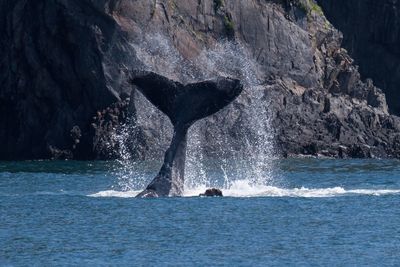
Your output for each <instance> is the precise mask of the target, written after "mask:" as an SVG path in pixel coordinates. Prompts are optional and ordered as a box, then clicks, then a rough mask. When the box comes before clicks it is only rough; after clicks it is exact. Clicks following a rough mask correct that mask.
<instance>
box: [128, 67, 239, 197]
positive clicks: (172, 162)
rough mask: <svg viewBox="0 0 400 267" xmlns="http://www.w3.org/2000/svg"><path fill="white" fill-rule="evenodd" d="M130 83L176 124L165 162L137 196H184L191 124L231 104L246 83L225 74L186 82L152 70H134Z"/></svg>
mask: <svg viewBox="0 0 400 267" xmlns="http://www.w3.org/2000/svg"><path fill="white" fill-rule="evenodd" d="M130 83H131V84H133V85H135V86H136V87H137V88H138V90H139V91H140V92H141V93H142V94H143V95H144V96H145V97H146V98H147V99H148V100H149V101H150V102H151V103H152V104H153V105H154V106H156V107H157V108H158V109H160V110H161V111H162V112H163V113H164V114H166V115H167V116H168V118H169V119H170V120H171V122H172V124H173V126H174V134H173V137H172V141H171V145H170V146H169V148H168V149H167V151H166V152H165V156H164V164H163V165H162V167H161V169H160V171H159V173H158V175H157V176H156V177H155V178H154V179H153V181H152V182H151V183H150V184H149V185H148V186H147V188H146V189H145V190H144V191H143V192H141V193H140V194H139V195H138V196H137V197H167V196H181V195H182V194H183V185H184V170H185V159H186V135H187V132H188V129H189V127H190V126H191V125H192V124H193V123H194V122H195V121H197V120H200V119H202V118H205V117H207V116H210V115H212V114H214V113H216V112H218V111H219V110H221V109H222V108H224V107H225V106H226V105H228V104H229V103H231V102H232V101H233V100H234V99H235V98H236V97H237V96H239V95H240V93H241V92H242V90H243V86H242V84H241V82H240V81H239V80H237V79H232V78H226V77H218V78H216V79H213V80H207V81H203V82H198V83H191V84H187V85H184V84H182V83H179V82H176V81H173V80H170V79H168V78H166V77H164V76H161V75H159V74H157V73H154V72H151V71H133V72H132V73H131V74H130Z"/></svg>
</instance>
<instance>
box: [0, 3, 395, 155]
mask: <svg viewBox="0 0 400 267" xmlns="http://www.w3.org/2000/svg"><path fill="white" fill-rule="evenodd" d="M318 2H320V3H321V5H322V7H323V8H324V11H325V12H326V14H328V18H329V19H332V21H333V22H334V23H335V25H338V27H339V28H340V29H341V30H342V31H343V32H344V36H343V35H342V34H341V33H340V32H339V31H337V30H336V29H335V28H333V26H332V25H331V24H330V23H329V21H327V20H326V18H325V16H324V15H323V14H322V12H320V11H319V9H318V8H317V6H315V3H314V2H313V1H308V0H307V1H305V0H284V1H283V0H267V1H222V2H221V5H218V7H217V8H216V7H215V4H214V3H215V2H214V0H202V1H194V0H190V1H166V0H160V1H129V0H120V1H111V0H102V1H97V0H96V1H95V0H70V1H65V0H54V1H47V0H38V1H25V0H14V1H7V0H0V34H1V36H2V38H1V40H0V81H1V87H0V140H2V142H3V144H4V145H3V146H2V149H0V159H2V160H4V159H8V160H14V159H38V158H74V159H110V158H116V157H119V156H121V155H120V150H121V149H122V148H121V143H120V141H119V140H120V137H119V136H120V135H121V134H122V135H125V136H128V137H127V139H126V140H125V141H126V143H125V144H126V147H124V149H125V148H127V149H126V150H127V153H129V154H131V155H132V157H133V158H136V159H146V158H147V159H149V158H150V159H158V158H160V157H162V153H163V151H165V149H166V148H167V147H168V145H169V141H170V139H171V138H172V134H173V131H172V126H171V125H170V123H169V121H168V119H167V118H166V117H165V116H164V115H162V114H161V113H160V112H158V113H157V112H155V113H151V114H150V113H147V114H146V115H149V116H148V117H150V118H151V119H147V120H146V118H145V117H146V116H142V117H141V116H140V114H143V113H146V112H147V111H148V110H149V109H148V108H149V104H148V103H147V102H146V101H147V100H146V99H145V98H144V97H143V96H141V95H140V94H136V93H135V91H134V92H133V93H132V94H131V86H130V84H129V83H128V74H127V72H126V70H127V69H152V70H154V71H156V72H157V73H160V74H163V75H164V76H168V77H169V78H171V79H173V80H177V81H180V82H184V83H187V82H198V81H200V80H204V79H205V78H207V79H209V78H211V77H215V76H216V73H221V72H222V73H228V74H229V75H232V76H234V77H236V76H237V78H239V79H243V78H246V75H247V74H249V73H250V74H251V75H250V76H252V75H254V76H255V77H256V78H257V84H258V86H256V87H254V88H252V89H251V90H249V92H247V91H245V92H244V93H243V94H242V95H241V97H240V98H238V99H237V100H236V101H235V102H234V103H233V104H232V105H231V106H230V107H229V108H228V109H226V110H224V111H223V112H221V113H220V114H216V115H213V116H211V117H210V118H208V119H206V122H204V124H203V126H204V127H202V128H201V129H200V130H199V133H200V135H201V136H202V138H203V143H202V144H203V146H204V147H203V152H204V153H205V154H206V155H207V156H215V153H218V151H219V150H224V151H225V152H224V153H225V154H224V155H225V156H229V155H227V154H228V153H235V152H237V151H241V148H242V147H241V146H242V145H243V144H244V143H245V142H244V140H250V141H254V140H256V138H257V136H256V135H255V134H254V133H252V132H251V130H252V129H249V128H246V127H247V126H246V123H244V121H245V120H246V119H247V118H249V117H251V116H250V115H249V114H248V112H249V110H248V109H247V107H249V106H250V105H251V104H252V103H253V102H252V101H253V100H252V97H253V96H252V95H251V94H252V92H250V91H261V92H263V94H264V97H263V99H264V100H265V106H264V107H263V108H264V109H268V117H269V118H268V120H269V121H270V123H269V124H268V126H265V128H267V129H264V130H265V131H273V132H274V134H275V143H276V147H277V151H278V152H279V153H280V154H282V155H286V156H290V155H300V154H304V153H306V154H308V155H312V156H319V155H328V156H333V157H351V156H363V157H369V156H379V157H399V155H400V148H399V141H398V140H399V138H398V133H399V131H400V123H399V118H398V117H395V116H391V115H390V114H389V113H388V108H387V105H386V98H385V95H384V94H383V93H382V91H381V90H380V89H379V88H382V89H383V90H384V91H385V93H387V95H388V96H389V97H388V102H389V105H390V108H391V111H395V112H397V114H400V113H399V111H398V108H399V106H400V104H398V103H400V102H399V101H397V102H396V100H397V99H398V92H397V91H398V90H397V88H400V86H399V81H400V79H399V73H400V72H399V71H398V66H399V64H398V63H399V58H400V57H399V48H398V47H399V46H398V43H399V36H400V35H399V34H398V32H399V29H400V27H399V25H397V24H398V23H397V24H396V21H397V17H398V15H397V13H398V12H397V10H398V9H399V2H398V1H390V0H383V2H382V3H379V4H374V3H373V1H361V0H340V1H336V0H335V1H331V0H319V1H318ZM222 3H223V4H222ZM360 25H366V26H365V28H363V29H362V30H360V28H359V27H360ZM160 36H161V37H160ZM226 38H228V39H231V40H234V42H236V43H238V44H240V45H239V47H241V46H243V47H244V48H245V50H246V53H244V55H243V53H242V54H240V53H237V52H238V51H237V50H233V51H229V52H230V53H229V54H233V55H235V56H236V57H234V58H232V59H229V60H227V62H222V63H221V62H219V64H217V67H218V68H217V69H215V70H209V67H210V65H209V64H208V62H204V61H201V60H200V61H197V60H196V59H198V57H199V56H200V57H201V56H202V55H203V54H204V53H203V52H204V51H205V50H213V49H215V47H216V44H217V43H221V39H226ZM342 39H343V40H344V46H345V47H346V48H347V49H348V50H349V51H350V54H351V55H352V56H354V57H355V59H356V63H357V64H359V65H360V71H361V73H362V75H363V76H364V77H372V78H374V82H375V84H376V85H377V86H378V87H379V88H378V87H376V86H374V83H372V81H371V80H366V81H365V82H363V81H362V79H361V75H360V73H359V72H358V68H357V66H356V65H354V62H353V59H352V58H351V57H350V56H349V54H348V53H347V51H346V50H345V49H344V48H342V46H341V42H342ZM222 42H223V41H222ZM217 50H218V46H217ZM174 51H175V52H176V54H174ZM146 53H147V54H146ZM149 55H150V56H151V57H152V58H150V59H149ZM243 56H245V57H246V58H245V61H246V65H245V66H244V67H243V66H241V65H240V64H236V63H237V62H240V58H241V57H243ZM224 57H225V54H224V55H223V56H222V57H221V58H224ZM191 60H192V61H193V62H192V64H194V65H195V68H193V69H192V68H188V64H187V63H188V62H189V61H191ZM235 60H237V61H235ZM253 61H254V62H253ZM171 62H172V63H174V64H172V63H171ZM206 63H207V64H206ZM247 63H251V64H250V65H251V66H253V68H254V69H251V71H250V72H247V73H244V74H243V70H242V67H243V69H245V70H246V71H248V68H247V67H249V64H247ZM253 63H254V64H253ZM211 65H212V64H211ZM235 66H236V68H235ZM237 66H239V67H237ZM128 96H131V97H130V101H129V100H128V99H127V98H128ZM151 111H153V110H151ZM129 114H131V115H132V116H130V115H129ZM154 114H155V115H154ZM129 116H130V118H131V119H128V118H129ZM221 125H223V126H224V127H221ZM266 125H267V124H266ZM126 129H128V130H129V131H132V132H134V133H132V134H125V131H126ZM216 136H224V137H225V139H226V140H225V139H224V141H223V142H218V141H216V138H215V137H216ZM227 140H228V141H229V146H231V149H229V151H227V150H226V146H227V144H226V143H227ZM222 144H223V145H222ZM224 146H225V147H224ZM367 147H368V149H366V148H367ZM232 151H233V152H232ZM125 152H126V151H125Z"/></svg>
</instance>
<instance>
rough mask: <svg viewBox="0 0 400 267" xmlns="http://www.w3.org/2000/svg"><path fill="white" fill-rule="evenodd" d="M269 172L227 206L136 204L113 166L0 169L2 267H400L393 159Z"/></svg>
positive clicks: (207, 202)
mask: <svg viewBox="0 0 400 267" xmlns="http://www.w3.org/2000/svg"><path fill="white" fill-rule="evenodd" d="M275 165H276V167H275V168H276V170H277V171H276V172H275V174H274V175H275V176H276V177H272V178H273V179H271V180H270V184H268V185H267V186H265V187H260V188H252V187H246V185H245V182H243V181H242V182H239V183H237V184H235V185H233V186H232V188H231V189H229V190H225V193H226V195H229V196H228V197H224V198H199V197H183V198H168V199H135V198H132V196H133V195H134V193H135V192H133V191H132V192H121V191H120V185H118V180H120V179H119V178H120V177H118V174H117V172H115V170H116V169H118V168H119V166H118V163H116V162H68V161H66V162H23V163H4V162H3V163H1V162H0V266H57V265H63V266H65V265H79V266H82V265H84V266H104V265H105V266H110V265H112V266H126V265H129V266H157V265H162V266H192V265H194V266H205V265H213V266H274V265H275V266H278V265H279V266H280V265H296V266H299V265H300V266H304V265H318V266H319V265H324V266H332V265H334V266H354V265H357V266H360V265H361V266H365V265H372V266H385V265H387V266H396V265H397V266H398V265H400V260H399V256H400V162H399V161H396V160H315V159H303V160H281V161H277V162H275ZM151 168H153V167H151ZM154 168H156V167H154ZM110 170H113V171H110ZM138 171H140V170H138ZM143 172H144V173H147V172H148V173H149V174H148V175H149V177H151V173H152V172H151V171H149V170H148V169H146V168H144V169H143Z"/></svg>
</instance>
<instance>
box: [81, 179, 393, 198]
mask: <svg viewBox="0 0 400 267" xmlns="http://www.w3.org/2000/svg"><path fill="white" fill-rule="evenodd" d="M206 189H207V188H206V187H205V186H199V187H196V188H191V189H187V190H185V192H184V197H194V196H198V195H199V194H200V193H204V191H205V190H206ZM222 191H223V194H224V196H227V197H302V198H323V197H340V196H346V195H372V196H382V195H396V194H400V189H348V190H346V189H344V188H343V187H328V188H307V187H300V188H280V187H275V186H260V185H257V186H252V185H250V184H249V182H248V181H247V180H239V181H235V182H233V183H232V185H231V187H230V188H227V189H222ZM138 193H140V191H125V192H122V191H115V190H106V191H100V192H98V193H95V194H91V195H89V196H90V197H120V198H133V197H135V196H136V195H137V194H138Z"/></svg>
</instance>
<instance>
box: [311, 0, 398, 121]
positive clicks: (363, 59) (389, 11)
mask: <svg viewBox="0 0 400 267" xmlns="http://www.w3.org/2000/svg"><path fill="white" fill-rule="evenodd" d="M318 2H319V4H320V5H321V6H322V8H323V9H324V12H325V14H326V16H327V18H328V19H329V20H330V21H331V22H332V23H333V25H334V26H335V27H337V28H338V29H339V30H340V31H342V32H343V35H344V38H343V46H344V47H345V48H346V49H347V50H348V51H349V54H350V55H351V56H352V57H353V58H354V59H355V62H356V64H357V65H359V66H360V73H361V74H362V76H364V77H368V78H372V79H373V80H374V82H375V84H376V85H377V86H378V87H379V88H381V89H382V90H383V92H384V93H385V94H386V96H387V99H388V105H389V109H390V111H391V112H392V113H395V114H397V115H400V14H399V12H400V1H397V0H394V1H393V0H383V1H365V0H339V1H337V0H318Z"/></svg>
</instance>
